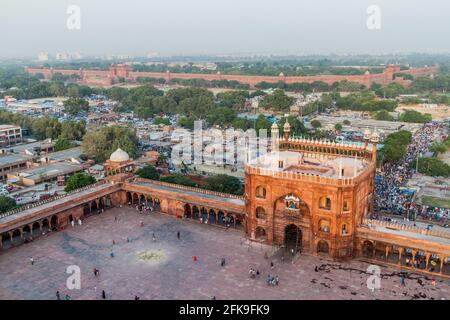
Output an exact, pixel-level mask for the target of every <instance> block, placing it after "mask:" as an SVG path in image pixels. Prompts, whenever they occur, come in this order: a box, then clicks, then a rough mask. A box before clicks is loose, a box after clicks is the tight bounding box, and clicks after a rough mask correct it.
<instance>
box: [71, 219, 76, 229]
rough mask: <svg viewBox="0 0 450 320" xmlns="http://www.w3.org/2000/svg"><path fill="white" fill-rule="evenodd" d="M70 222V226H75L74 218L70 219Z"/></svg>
mask: <svg viewBox="0 0 450 320" xmlns="http://www.w3.org/2000/svg"><path fill="white" fill-rule="evenodd" d="M70 224H71V225H72V228H73V227H75V221H74V220H72V221H70Z"/></svg>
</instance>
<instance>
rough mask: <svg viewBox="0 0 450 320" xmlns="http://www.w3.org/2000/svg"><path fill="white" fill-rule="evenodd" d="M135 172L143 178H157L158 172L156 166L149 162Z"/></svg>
mask: <svg viewBox="0 0 450 320" xmlns="http://www.w3.org/2000/svg"><path fill="white" fill-rule="evenodd" d="M136 174H137V175H138V176H139V177H141V178H143V179H150V180H158V179H159V174H158V171H157V170H156V168H155V167H154V166H152V165H150V164H147V165H145V166H144V167H143V168H141V169H139V170H137V171H136Z"/></svg>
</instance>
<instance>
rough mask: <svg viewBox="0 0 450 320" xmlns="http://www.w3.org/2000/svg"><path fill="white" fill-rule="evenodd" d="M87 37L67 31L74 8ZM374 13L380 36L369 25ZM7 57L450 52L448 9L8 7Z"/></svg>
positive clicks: (4, 1)
mask: <svg viewBox="0 0 450 320" xmlns="http://www.w3.org/2000/svg"><path fill="white" fill-rule="evenodd" d="M72 4H74V5H78V6H79V7H80V9H81V29H80V30H69V29H68V28H67V27H66V21H67V19H68V16H69V15H68V14H67V13H66V10H67V7H68V6H69V5H72ZM370 5H378V6H379V7H380V9H381V29H380V30H369V29H368V28H367V26H366V20H367V18H368V14H367V13H366V10H367V8H368V7H369V6H370ZM0 8H1V19H0V39H1V41H2V42H1V45H0V56H2V57H13V56H18V57H23V56H35V55H36V54H37V53H38V52H39V51H47V52H50V53H55V52H59V51H67V52H73V51H80V52H81V53H83V54H86V55H88V54H89V55H90V54H107V53H113V54H124V53H129V54H138V53H140V54H145V53H147V52H153V51H156V52H160V53H161V54H217V53H275V54H314V53H325V54H327V53H339V54H343V53H397V52H413V51H414V52H450V41H449V39H450V18H449V17H450V1H448V0H1V1H0Z"/></svg>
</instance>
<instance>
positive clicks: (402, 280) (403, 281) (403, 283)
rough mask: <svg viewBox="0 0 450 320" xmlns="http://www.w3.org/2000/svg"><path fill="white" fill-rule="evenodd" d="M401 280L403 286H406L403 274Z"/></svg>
mask: <svg viewBox="0 0 450 320" xmlns="http://www.w3.org/2000/svg"><path fill="white" fill-rule="evenodd" d="M400 281H401V284H402V286H403V287H404V286H406V283H405V276H404V275H403V274H402V277H401V278H400Z"/></svg>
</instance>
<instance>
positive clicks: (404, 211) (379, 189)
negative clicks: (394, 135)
mask: <svg viewBox="0 0 450 320" xmlns="http://www.w3.org/2000/svg"><path fill="white" fill-rule="evenodd" d="M442 129H443V125H442V124H439V123H436V122H430V123H427V124H425V125H424V126H423V127H422V128H421V129H419V130H418V131H417V132H416V133H415V134H414V135H413V137H412V143H411V144H410V145H409V146H408V149H407V152H406V155H405V157H404V158H403V159H402V160H400V161H398V162H396V163H390V162H385V163H383V165H382V168H381V169H382V172H383V174H382V177H381V179H379V178H377V179H376V180H375V209H377V210H378V211H387V212H390V213H394V214H397V215H403V216H405V217H406V218H408V219H413V217H419V216H420V217H422V218H423V219H436V220H442V219H446V218H447V217H448V216H449V213H450V211H449V209H446V208H435V207H430V206H421V205H417V204H413V203H411V200H412V196H413V194H412V193H411V192H408V190H404V189H403V190H402V187H403V186H404V185H405V184H406V182H407V181H408V179H410V178H411V177H412V175H413V174H414V172H415V169H414V168H411V165H410V163H411V162H413V161H414V160H415V159H417V157H419V156H420V155H422V156H423V155H425V154H426V153H427V152H429V148H430V146H431V144H432V143H433V141H435V139H436V138H437V137H438V136H439V134H440V133H441V132H442Z"/></svg>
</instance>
